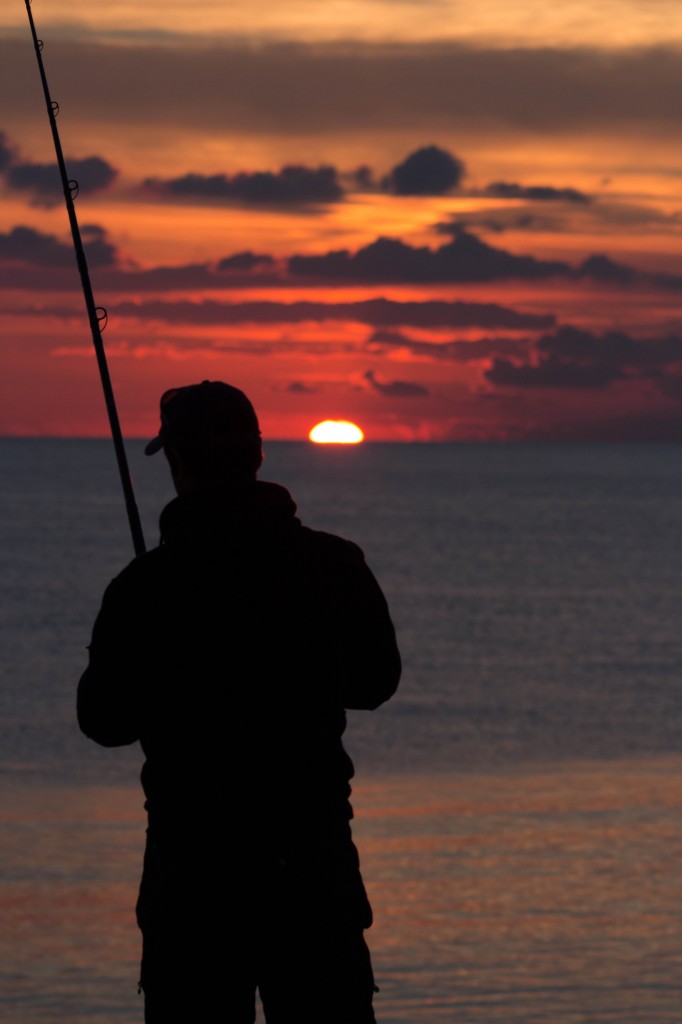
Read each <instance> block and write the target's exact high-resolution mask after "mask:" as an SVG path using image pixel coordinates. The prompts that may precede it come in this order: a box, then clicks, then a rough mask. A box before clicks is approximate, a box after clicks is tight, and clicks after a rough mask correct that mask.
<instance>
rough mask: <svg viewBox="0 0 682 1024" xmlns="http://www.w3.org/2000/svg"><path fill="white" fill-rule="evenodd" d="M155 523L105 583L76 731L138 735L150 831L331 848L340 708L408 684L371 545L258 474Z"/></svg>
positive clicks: (338, 794) (346, 770)
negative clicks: (304, 512) (224, 823)
mask: <svg viewBox="0 0 682 1024" xmlns="http://www.w3.org/2000/svg"><path fill="white" fill-rule="evenodd" d="M160 528H161V543H160V545H159V547H158V548H155V549H154V550H152V551H149V552H148V553H147V554H145V555H142V556H141V557H139V558H136V559H135V560H134V561H133V562H131V563H130V564H129V565H128V566H127V568H125V569H124V570H123V572H122V573H121V574H120V575H119V576H117V577H116V578H115V579H114V580H113V581H112V582H111V584H110V585H109V587H108V588H107V590H106V592H105V595H104V598H103V602H102V607H101V610H100V612H99V615H98V617H97V620H96V622H95V626H94V629H93V634H92V642H91V644H90V648H89V665H88V668H87V669H86V671H85V673H84V674H83V676H82V678H81V680H80V684H79V688H78V720H79V724H80V727H81V729H82V731H83V732H84V733H85V734H86V735H87V736H89V737H90V738H91V739H93V740H95V741H96V742H97V743H100V744H102V745H104V746H118V745H123V744H129V743H133V742H135V741H137V740H139V741H140V743H141V746H142V749H143V752H144V754H145V757H146V762H145V765H144V767H143V770H142V784H143V788H144V791H145V795H146V807H147V810H148V814H149V822H150V829H153V830H154V834H155V835H156V836H157V837H162V838H163V839H164V840H167V841H168V842H170V843H173V844H175V845H179V846H182V845H183V844H184V843H187V844H188V845H191V843H192V842H193V841H194V837H195V836H196V834H197V830H199V831H200V833H202V834H206V832H207V830H208V831H209V833H210V830H211V829H212V827H213V826H214V823H215V821H216V818H217V817H220V818H229V819H230V822H231V824H232V825H236V828H235V829H233V835H234V836H236V837H237V838H236V840H235V841H236V842H237V843H238V844H243V852H244V856H245V857H247V858H248V857H249V856H251V855H252V853H253V851H255V850H260V849H263V848H267V849H270V850H272V849H275V848H276V849H277V851H279V853H280V854H281V851H282V850H283V849H285V848H289V847H291V846H292V845H296V844H298V845H300V844H306V843H308V841H309V839H310V837H311V836H313V835H314V836H316V837H317V840H318V841H319V842H322V843H324V842H326V838H325V837H328V838H329V839H330V840H331V841H333V835H334V834H335V833H336V832H338V831H339V829H343V828H344V827H345V828H346V829H347V825H348V820H349V818H350V817H351V816H352V811H351V808H350V804H349V794H350V785H349V781H350V779H351V777H352V775H353V766H352V763H351V761H350V759H349V757H348V755H347V754H346V752H345V750H344V748H343V745H342V734H343V731H344V728H345V725H346V715H345V709H346V708H366V709H373V708H376V707H377V706H378V705H380V704H381V703H382V702H383V701H385V700H387V699H388V698H389V697H390V696H391V695H392V694H393V693H394V691H395V689H396V687H397V685H398V680H399V676H400V657H399V654H398V649H397V646H396V640H395V633H394V630H393V626H392V623H391V619H390V617H389V613H388V609H387V605H386V601H385V599H384V597H383V594H382V593H381V590H380V588H379V586H378V584H377V582H376V580H375V578H374V576H373V575H372V573H371V571H370V570H369V568H368V567H367V565H366V563H365V560H364V557H363V554H362V552H361V551H360V549H359V548H358V547H357V546H356V545H354V544H352V543H350V542H349V541H346V540H343V539H341V538H339V537H336V536H332V535H330V534H326V533H322V532H319V531H315V530H311V529H308V528H306V527H305V526H303V525H302V524H301V522H300V520H299V519H298V518H297V516H296V506H295V504H294V502H293V500H292V499H291V496H290V495H289V493H288V492H287V491H286V490H285V489H284V488H283V487H280V486H278V485H276V484H270V483H264V482H260V481H258V482H255V483H249V484H246V485H242V486H236V487H234V488H231V489H229V490H225V491H221V492H220V493H204V492H192V493H187V494H183V495H180V496H179V497H178V498H176V499H175V500H174V501H172V502H171V503H170V504H169V505H168V506H167V507H166V508H165V509H164V511H163V513H162V515H161V520H160ZM278 855H279V854H278Z"/></svg>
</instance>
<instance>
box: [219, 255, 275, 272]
mask: <svg viewBox="0 0 682 1024" xmlns="http://www.w3.org/2000/svg"><path fill="white" fill-rule="evenodd" d="M274 265H275V260H274V259H273V258H272V256H267V255H265V254H261V255H258V254H256V253H254V252H248V251H247V252H238V253H235V254H234V256H226V257H225V259H223V260H220V262H219V263H218V270H227V271H232V270H238V271H247V272H249V271H251V270H257V269H258V268H260V267H273V266H274Z"/></svg>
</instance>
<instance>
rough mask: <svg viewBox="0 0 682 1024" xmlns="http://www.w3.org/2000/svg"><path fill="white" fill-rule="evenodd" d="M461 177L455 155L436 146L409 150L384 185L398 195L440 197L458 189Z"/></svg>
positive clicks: (461, 173)
mask: <svg viewBox="0 0 682 1024" xmlns="http://www.w3.org/2000/svg"><path fill="white" fill-rule="evenodd" d="M463 176H464V164H463V163H462V161H461V160H460V159H458V157H456V156H453V154H452V153H449V152H448V151H447V150H446V149H439V148H438V146H425V147H423V148H422V149H417V150H415V152H414V153H410V155H409V156H408V157H406V158H405V160H403V162H402V163H400V164H397V166H395V167H394V168H393V170H392V171H391V172H390V174H388V176H387V177H386V178H385V180H384V187H385V188H386V189H387V190H388V191H389V192H394V193H395V194H396V195H398V196H441V195H444V194H445V193H446V192H449V191H450V190H451V189H453V188H457V186H458V185H459V184H460V182H461V180H462V178H463Z"/></svg>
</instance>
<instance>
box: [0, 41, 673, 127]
mask: <svg viewBox="0 0 682 1024" xmlns="http://www.w3.org/2000/svg"><path fill="white" fill-rule="evenodd" d="M18 51H19V47H17V44H16V40H15V39H10V38H7V39H3V40H0V64H2V65H3V68H4V71H5V74H6V75H7V76H8V80H9V81H14V80H15V79H16V80H22V79H23V78H24V77H25V73H26V60H25V55H24V54H23V53H21V52H18ZM50 69H51V74H52V75H53V78H54V81H56V82H58V83H59V92H60V95H59V99H60V102H61V103H62V104H63V105H64V104H67V105H69V106H70V107H71V108H72V109H74V110H77V111H78V112H79V117H81V118H84V119H88V118H89V119H92V120H97V121H101V120H109V121H114V122H117V121H118V122H120V123H125V124H132V123H140V124H147V123H148V124H154V125H157V126H159V127H164V126H178V127H187V128H191V129H197V128H198V129H200V130H206V129H209V130H215V131H239V132H248V133H254V134H261V133H268V134H282V135H291V134H292V133H295V134H304V135H310V134H330V133H334V134H335V135H338V134H339V133H345V132H349V131H350V132H354V131H358V130H374V129H377V128H381V129H388V130H391V129H395V128H412V129H414V128H415V127H420V128H421V129H422V130H429V133H431V131H432V130H433V128H434V127H436V128H438V126H440V129H442V127H443V126H452V127H454V126H455V125H456V124H466V125H468V126H470V127H471V126H472V125H476V124H479V123H480V124H483V125H484V126H485V127H487V128H488V129H489V128H490V127H491V126H492V125H498V126H500V127H501V128H504V127H505V126H506V127H507V128H509V129H512V130H514V131H531V132H549V133H557V132H562V131H566V130H570V131H576V130H578V131H580V130H599V129H603V128H606V129H608V130H609V131H611V130H614V128H618V127H619V126H620V127H630V128H632V127H633V126H634V125H636V124H637V123H639V124H640V125H641V126H642V129H643V130H646V131H650V130H651V128H652V126H653V125H659V126H661V125H669V126H671V127H674V128H675V130H677V128H678V127H679V123H680V118H681V117H682V90H680V88H679V83H680V81H682V52H680V51H679V50H675V49H673V48H663V47H659V48H648V49H647V48H641V49H635V50H622V51H615V52H614V51H603V52H602V51H598V50H591V49H573V50H557V49H513V48H512V49H508V50H498V49H492V48H491V49H489V50H485V49H481V48H472V47H467V46H465V45H457V44H425V45H402V46H401V45H383V46H382V45H372V44H365V45H363V44H360V43H356V42H354V43H353V45H352V46H351V45H342V44H329V45H311V46H304V45H295V44H289V45H286V44H282V45H263V46H260V47H258V48H255V47H248V46H243V47H241V46H237V45H230V44H229V43H227V44H226V45H224V46H210V47H209V46H198V45H197V46H186V47H183V48H180V47H177V46H171V45H168V46H163V45H156V46H148V45H144V44H142V43H140V44H138V45H135V46H131V47H126V46H124V45H116V46H106V45H103V44H97V43H92V42H88V43H87V45H86V44H82V45H81V44H78V43H73V42H62V41H59V40H55V41H53V42H52V43H51V45H50ZM84 82H87V83H88V88H87V89H85V90H84V89H83V83H84ZM13 107H14V112H15V115H16V116H17V117H24V118H25V117H26V116H32V115H34V114H35V94H34V93H33V92H30V93H29V92H28V91H26V93H24V92H23V91H22V90H19V91H18V92H17V94H16V95H15V96H14V98H13Z"/></svg>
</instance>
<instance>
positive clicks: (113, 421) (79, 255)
mask: <svg viewBox="0 0 682 1024" xmlns="http://www.w3.org/2000/svg"><path fill="white" fill-rule="evenodd" d="M25 2H26V13H27V14H28V20H29V24H30V26H31V35H32V36H33V45H34V47H35V51H36V59H37V61H38V69H39V71H40V80H41V82H42V83H43V93H44V95H45V103H46V104H47V116H48V118H49V120H50V128H51V129H52V139H53V141H54V148H55V153H56V154H57V164H58V167H59V176H60V178H61V181H62V188H63V190H64V201H65V203H66V211H67V213H68V215H69V224H70V225H71V237H72V239H73V246H74V249H75V251H76V263H77V264H78V272H79V274H80V278H81V285H82V287H83V296H84V298H85V308H86V310H87V313H88V320H89V322H90V331H91V334H92V343H93V345H94V346H95V355H96V356H97V366H98V367H99V375H100V380H101V381H102V390H103V391H104V401H105V403H106V407H107V414H108V416H109V427H110V429H111V437H112V440H113V442H114V449H115V451H116V461H117V463H118V472H119V475H120V477H121V486H122V487H123V496H124V498H125V504H126V510H127V512H128V522H129V524H130V532H131V533H132V536H133V547H134V549H135V554H136V555H143V554H144V552H145V544H144V536H143V534H142V523H141V522H140V513H139V511H138V508H137V503H136V501H135V494H134V492H133V484H132V480H131V478H130V470H129V469H128V460H127V458H126V453H125V447H124V445H123V436H122V434H121V425H120V423H119V419H118V412H117V410H116V400H115V398H114V389H113V387H112V385H111V377H110V376H109V367H108V365H107V357H106V353H105V351H104V342H103V340H102V331H103V330H104V328H105V327H106V324H107V311H106V309H104V308H103V307H102V306H96V305H95V298H94V295H93V293H92V285H91V283H90V273H89V271H88V262H87V259H86V258H85V250H84V248H83V243H82V241H81V233H80V228H79V227H78V218H77V217H76V208H75V206H74V200H75V199H76V197H77V195H78V182H77V181H74V180H73V179H71V178H69V176H68V174H67V171H66V164H65V162H64V154H63V153H62V144H61V142H60V139H59V131H58V129H57V114H58V113H59V104H58V103H56V102H55V101H54V100H53V99H52V98H51V96H50V90H49V88H48V85H47V76H46V74H45V67H44V65H43V55H42V50H43V41H42V39H38V35H37V33H36V27H35V22H34V21H33V13H32V11H31V0H25Z"/></svg>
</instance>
